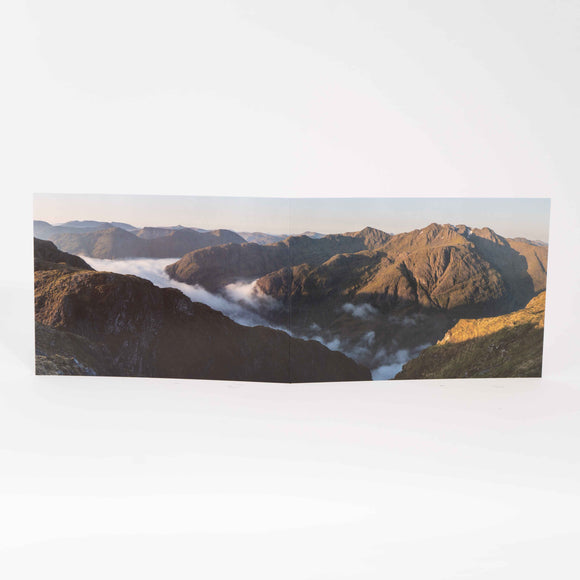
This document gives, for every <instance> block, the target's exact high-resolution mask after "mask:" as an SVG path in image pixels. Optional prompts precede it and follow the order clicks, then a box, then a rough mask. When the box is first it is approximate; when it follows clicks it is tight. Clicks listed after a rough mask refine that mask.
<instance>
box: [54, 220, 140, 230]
mask: <svg viewBox="0 0 580 580" xmlns="http://www.w3.org/2000/svg"><path fill="white" fill-rule="evenodd" d="M57 227H59V228H74V229H81V230H87V231H88V230H106V229H108V228H121V229H122V230H127V231H128V232H131V231H133V230H136V229H137V228H136V227H135V226H132V225H131V224H126V223H124V222H99V221H94V220H73V221H69V222H65V223H63V224H58V226H57Z"/></svg>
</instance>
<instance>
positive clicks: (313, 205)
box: [34, 194, 550, 241]
mask: <svg viewBox="0 0 580 580" xmlns="http://www.w3.org/2000/svg"><path fill="white" fill-rule="evenodd" d="M549 210H550V201H549V199H546V198H467V197H465V198H457V197H455V198H434V197H423V198H421V197H388V198H378V197H373V198H363V197H356V198H331V197H324V198H320V197H319V198H280V197H213V196H207V197H204V196H165V195H158V196H155V195H70V194H63V195H54V194H38V195H36V196H35V198H34V219H38V220H45V221H48V222H50V223H52V224H56V223H62V222H66V221H69V220H99V221H119V222H127V223H130V224H132V225H135V226H171V225H178V224H181V225H184V226H192V227H199V228H205V229H216V228H225V229H232V230H237V231H261V232H268V233H273V234H281V233H293V234H294V233H301V232H304V231H308V230H310V231H317V232H322V233H339V232H345V231H357V230H360V229H362V228H364V227H366V226H372V227H375V228H379V229H381V230H384V231H387V232H392V233H398V232H404V231H410V230H413V229H416V228H420V227H424V226H426V225H428V224H430V223H432V222H437V223H451V224H455V225H457V224H465V225H468V226H471V227H484V226H489V227H491V228H492V229H493V230H495V231H496V232H497V233H499V234H501V235H504V236H508V237H516V236H523V237H526V238H529V239H538V240H543V241H548V227H549Z"/></svg>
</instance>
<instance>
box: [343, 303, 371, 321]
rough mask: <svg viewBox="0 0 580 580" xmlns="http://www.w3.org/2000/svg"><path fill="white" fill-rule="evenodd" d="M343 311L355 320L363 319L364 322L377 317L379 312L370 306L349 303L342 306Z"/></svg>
mask: <svg viewBox="0 0 580 580" xmlns="http://www.w3.org/2000/svg"><path fill="white" fill-rule="evenodd" d="M342 309H343V310H344V311H345V312H346V313H347V314H350V315H351V316H354V317H355V318H362V319H363V320H365V319H368V318H371V317H373V316H376V315H377V314H378V313H379V311H378V310H377V309H376V308H375V307H374V306H371V305H370V304H350V302H347V303H346V304H343V305H342Z"/></svg>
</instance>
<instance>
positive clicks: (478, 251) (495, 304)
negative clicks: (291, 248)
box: [184, 224, 548, 315]
mask: <svg viewBox="0 0 580 580" xmlns="http://www.w3.org/2000/svg"><path fill="white" fill-rule="evenodd" d="M381 234H382V235H381ZM349 235H352V236H354V237H356V238H357V239H359V240H362V241H363V242H364V246H365V247H366V248H369V250H366V251H364V250H361V251H355V252H354V253H350V254H346V253H345V254H338V253H337V254H335V255H334V256H332V257H330V258H329V259H328V260H326V261H325V262H323V263H321V264H316V263H314V262H311V263H301V264H299V265H298V266H293V267H288V266H286V267H284V268H281V269H280V270H277V271H273V272H270V273H269V274H266V275H265V276H263V277H262V278H260V279H259V280H258V281H257V285H258V287H259V288H260V290H261V291H263V292H264V293H266V294H268V295H270V296H273V297H275V298H277V299H279V300H282V301H286V302H287V301H292V303H293V304H294V306H295V307H299V306H300V307H303V306H304V305H305V304H308V303H319V302H321V301H328V300H329V299H337V300H343V301H349V302H354V303H357V302H360V303H370V304H372V305H373V306H375V307H388V308H389V309H393V308H405V307H408V306H419V307H422V308H427V309H444V310H446V311H450V312H454V313H456V314H457V315H465V314H468V313H470V312H477V313H479V314H480V315H481V314H482V313H483V312H485V313H490V314H494V313H500V312H507V311H510V310H513V309H514V308H518V307H521V306H523V305H524V304H525V303H526V302H527V301H528V300H529V299H530V298H531V297H532V296H533V295H534V294H535V293H536V292H538V291H541V290H543V289H545V284H546V268H547V255H548V249H547V247H542V246H537V245H534V244H530V243H525V242H522V241H516V240H507V239H505V238H502V237H501V236H498V235H497V234H495V232H493V231H492V230H489V228H487V229H484V230H470V229H469V228H467V227H465V226H458V227H455V226H451V225H444V226H441V225H438V224H431V225H429V226H427V227H426V228H423V229H421V230H414V231H412V232H409V233H406V234H398V235H395V236H389V235H388V234H384V233H383V232H378V231H377V230H372V229H370V228H365V229H364V230H362V231H361V232H355V233H353V234H349ZM186 258H187V256H186ZM184 259H185V258H184Z"/></svg>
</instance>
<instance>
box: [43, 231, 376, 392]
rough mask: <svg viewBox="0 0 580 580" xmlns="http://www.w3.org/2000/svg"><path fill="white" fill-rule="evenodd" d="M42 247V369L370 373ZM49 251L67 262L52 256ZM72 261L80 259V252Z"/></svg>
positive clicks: (263, 377) (312, 378)
mask: <svg viewBox="0 0 580 580" xmlns="http://www.w3.org/2000/svg"><path fill="white" fill-rule="evenodd" d="M49 244H50V242H45V241H39V242H38V243H35V266H37V269H36V271H35V315H36V316H35V318H36V352H37V372H38V373H39V374H83V375H91V374H92V375H101V374H104V375H113V376H149V377H173V378H199V379H222V380H248V381H268V382H317V381H346V380H370V378H371V376H370V372H369V371H368V369H366V368H365V367H363V366H361V365H359V364H357V363H355V362H354V361H353V360H351V359H349V358H348V357H347V356H345V355H344V354H342V353H339V352H334V351H331V350H329V349H328V348H326V347H325V346H323V345H322V344H320V343H319V342H316V341H307V340H301V339H296V338H292V337H290V336H289V335H288V334H286V333H284V332H281V331H279V330H273V329H271V328H266V327H251V328H249V327H245V326H241V325H239V324H236V323H235V322H233V321H232V320H230V319H229V318H227V317H226V316H224V315H223V314H221V313H220V312H217V311H215V310H213V309H211V308H210V307H208V306H206V305H204V304H199V303H195V302H192V301H191V300H189V298H187V297H186V296H185V295H184V294H182V293H181V292H180V291H179V290H176V289H174V288H158V287H157V286H155V285H153V284H152V283H151V282H149V281H147V280H144V279H142V278H139V277H136V276H126V275H121V274H113V273H110V272H96V271H94V270H91V269H89V267H86V266H88V265H86V264H84V265H83V263H82V261H81V262H76V261H74V260H71V258H69V257H68V256H67V255H63V253H62V252H59V251H58V250H56V253H54V252H55V248H54V246H53V245H50V246H49ZM50 252H53V254H52V255H53V256H54V259H56V260H59V262H52V263H51V262H50V261H49V260H48V258H49V257H50V255H51V254H50ZM73 258H74V256H73Z"/></svg>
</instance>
